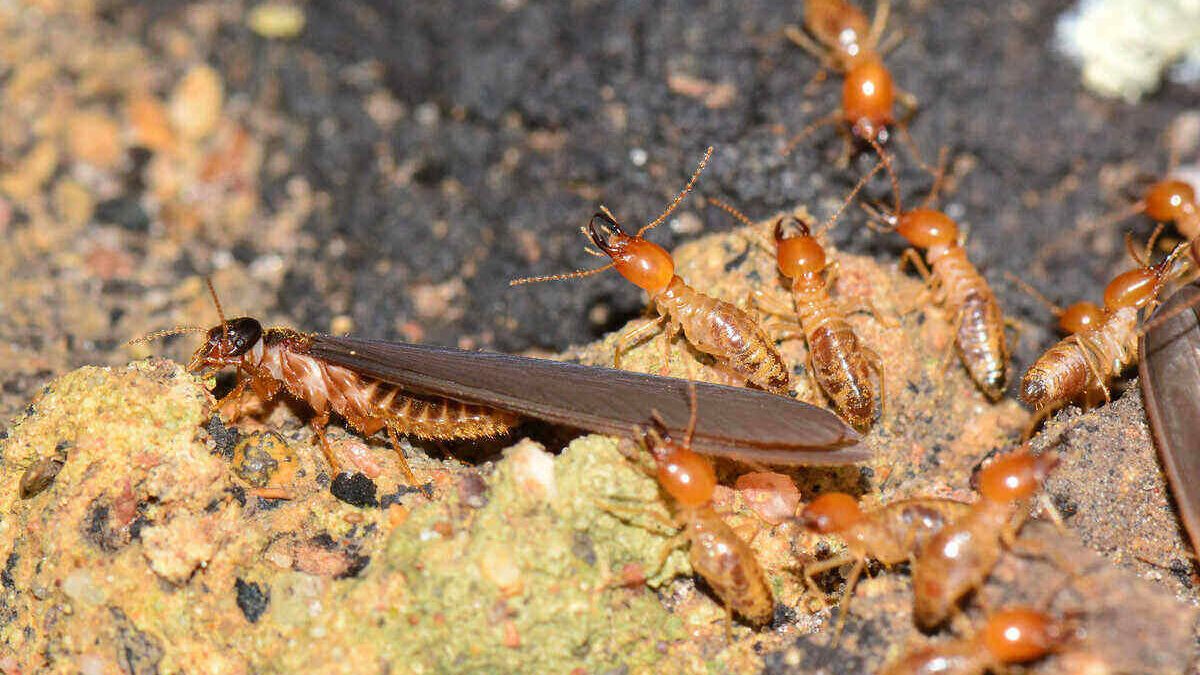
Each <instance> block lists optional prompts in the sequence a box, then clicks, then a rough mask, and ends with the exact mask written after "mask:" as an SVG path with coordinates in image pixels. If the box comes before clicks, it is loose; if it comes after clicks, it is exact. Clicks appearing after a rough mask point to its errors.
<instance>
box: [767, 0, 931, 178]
mask: <svg viewBox="0 0 1200 675" xmlns="http://www.w3.org/2000/svg"><path fill="white" fill-rule="evenodd" d="M889 9H890V2H889V0H880V2H879V4H878V5H876V8H875V16H874V18H873V19H872V20H871V21H870V22H868V21H867V17H866V15H865V14H864V13H863V12H862V10H860V9H859V8H857V7H855V6H854V5H852V4H850V3H849V2H847V1H846V0H807V1H806V2H805V3H804V30H801V29H799V28H797V27H795V26H788V27H787V28H786V29H785V31H784V32H785V33H786V35H787V37H788V39H790V40H791V41H792V42H794V43H796V45H798V46H799V47H801V48H803V49H804V50H805V51H807V52H809V53H811V54H812V55H813V56H815V57H816V58H817V60H819V61H820V62H821V66H822V67H823V68H830V69H832V70H835V71H837V72H840V73H841V74H842V76H843V82H842V107H841V109H840V110H838V111H836V112H834V113H832V114H830V115H827V116H826V117H823V118H821V119H819V120H817V121H816V122H813V123H812V124H810V125H809V126H808V127H806V128H805V129H804V130H803V131H801V132H800V133H798V134H796V135H795V136H793V137H792V138H791V139H789V140H788V142H787V144H786V145H785V146H784V149H783V154H788V153H790V152H791V151H792V149H794V148H795V147H796V146H797V145H798V144H799V143H800V142H801V141H802V140H804V139H805V138H806V137H807V136H808V135H809V134H810V133H812V131H813V130H815V129H817V128H818V127H821V126H823V125H826V124H838V127H837V128H838V129H839V130H840V131H841V133H842V134H843V138H845V139H846V141H847V149H849V147H850V146H851V144H852V139H858V140H859V141H861V142H862V143H863V144H867V145H876V144H883V143H886V142H887V140H888V136H889V129H890V128H891V127H892V126H899V128H900V129H901V131H902V132H903V133H907V132H906V131H905V126H904V125H905V123H906V122H907V118H908V117H911V116H912V114H913V113H914V112H915V111H916V101H915V99H914V98H913V97H912V96H911V95H910V94H908V93H906V92H903V91H900V90H899V89H898V88H897V87H896V84H895V82H894V81H893V79H892V74H891V72H890V71H889V70H888V68H887V66H885V65H884V64H883V58H882V56H881V55H882V53H884V52H886V51H888V50H889V49H891V48H892V46H894V43H893V42H892V41H891V40H890V39H889V40H886V42H887V43H888V44H882V45H881V42H884V41H882V40H881V38H882V37H883V31H884V28H885V26H886V25H887V17H888V12H889ZM806 31H807V32H806ZM810 36H811V37H810ZM897 99H899V101H900V103H902V104H903V105H904V106H905V107H906V108H907V109H908V113H907V115H906V118H905V119H904V120H900V121H899V123H898V124H897V119H896V111H895V107H896V101H897ZM910 142H911V141H910ZM877 149H878V148H877ZM848 154H849V153H848V152H847V153H846V156H848ZM914 154H915V153H914Z"/></svg>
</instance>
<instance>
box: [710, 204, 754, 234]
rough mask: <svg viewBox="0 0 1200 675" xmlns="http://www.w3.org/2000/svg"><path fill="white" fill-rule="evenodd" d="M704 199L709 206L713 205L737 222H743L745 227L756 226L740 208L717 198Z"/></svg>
mask: <svg viewBox="0 0 1200 675" xmlns="http://www.w3.org/2000/svg"><path fill="white" fill-rule="evenodd" d="M704 199H705V201H707V202H708V203H709V204H712V205H713V206H715V207H717V208H718V209H721V210H722V211H724V212H725V213H728V214H729V215H731V216H733V217H734V219H735V220H737V221H739V222H741V224H743V225H745V226H746V227H753V226H754V221H752V220H750V218H748V217H747V216H746V214H744V213H742V212H741V211H739V210H738V208H737V207H736V206H734V205H733V204H730V203H729V202H726V201H724V200H721V199H717V198H716V197H705V198H704Z"/></svg>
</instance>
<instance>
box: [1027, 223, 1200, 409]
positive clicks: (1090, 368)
mask: <svg viewBox="0 0 1200 675" xmlns="http://www.w3.org/2000/svg"><path fill="white" fill-rule="evenodd" d="M1160 229H1161V228H1160ZM1157 234H1158V232H1157V231H1156V232H1155V235H1157ZM1154 239H1155V237H1154V236H1152V237H1151V238H1150V241H1149V242H1148V243H1147V246H1146V251H1145V254H1144V256H1139V255H1138V253H1137V252H1136V251H1135V250H1134V248H1133V244H1132V240H1130V239H1128V238H1127V239H1126V244H1127V246H1128V247H1129V252H1130V255H1132V256H1133V257H1134V259H1135V260H1137V261H1138V262H1139V263H1140V264H1141V266H1140V267H1138V268H1135V269H1132V270H1129V271H1128V272H1124V273H1122V274H1119V275H1117V276H1116V277H1115V278H1114V279H1113V280H1112V281H1110V282H1109V283H1108V286H1106V287H1105V289H1104V315H1103V318H1102V320H1101V321H1100V322H1099V323H1097V324H1096V325H1095V326H1092V327H1091V328H1089V329H1087V330H1085V331H1083V332H1081V333H1076V334H1074V335H1070V336H1068V337H1067V338H1065V339H1063V340H1062V341H1061V342H1059V343H1058V344H1056V345H1054V346H1053V347H1051V348H1050V349H1048V350H1047V351H1046V353H1044V354H1043V355H1042V356H1041V357H1040V358H1039V359H1038V360H1037V361H1036V362H1034V364H1033V365H1032V366H1030V368H1029V370H1028V371H1026V372H1025V376H1024V377H1023V378H1022V379H1021V400H1022V401H1024V402H1025V403H1027V404H1028V405H1030V406H1032V407H1033V408H1034V409H1035V410H1036V411H1037V412H1038V416H1037V418H1035V420H1034V422H1035V423H1036V421H1037V419H1039V418H1042V417H1045V416H1046V415H1047V414H1049V413H1050V412H1052V411H1053V410H1055V409H1057V408H1058V407H1060V406H1062V405H1066V404H1067V403H1070V402H1071V401H1073V400H1076V399H1077V398H1079V397H1081V396H1083V395H1084V394H1086V393H1087V392H1088V391H1089V390H1093V389H1096V390H1099V391H1100V392H1101V393H1102V394H1103V395H1104V400H1105V401H1108V400H1110V398H1111V394H1110V392H1109V389H1108V383H1109V382H1110V381H1111V380H1112V378H1114V377H1116V376H1117V375H1119V374H1120V373H1121V371H1122V370H1124V369H1125V368H1126V367H1127V366H1129V365H1132V364H1134V363H1136V362H1137V360H1138V349H1137V340H1138V337H1139V331H1138V313H1139V312H1140V311H1141V310H1142V309H1144V308H1148V309H1149V310H1150V311H1153V309H1154V308H1155V307H1157V305H1158V302H1159V300H1158V296H1159V293H1160V292H1161V291H1162V289H1163V288H1164V287H1165V286H1166V284H1167V282H1168V281H1169V280H1170V279H1171V278H1173V277H1174V276H1177V275H1178V274H1180V273H1182V271H1183V269H1186V268H1181V269H1180V270H1175V269H1173V268H1174V265H1175V262H1176V260H1178V259H1179V257H1180V255H1182V254H1183V252H1184V251H1185V250H1187V248H1188V247H1189V246H1190V245H1191V244H1192V242H1191V241H1186V242H1183V243H1181V244H1179V245H1178V246H1176V247H1175V249H1174V250H1173V251H1171V253H1170V255H1168V256H1167V257H1166V258H1164V259H1163V260H1162V261H1161V262H1160V263H1158V264H1157V265H1151V264H1150V260H1149V255H1150V251H1151V249H1152V247H1153V242H1154Z"/></svg>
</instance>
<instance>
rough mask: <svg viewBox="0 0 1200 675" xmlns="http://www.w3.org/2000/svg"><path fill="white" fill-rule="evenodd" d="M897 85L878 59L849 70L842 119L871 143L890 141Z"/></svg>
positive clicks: (855, 133) (843, 92) (868, 59)
mask: <svg viewBox="0 0 1200 675" xmlns="http://www.w3.org/2000/svg"><path fill="white" fill-rule="evenodd" d="M895 101H896V86H895V84H894V83H893V82H892V74H891V73H889V72H888V69H887V67H886V66H884V65H883V61H881V60H880V59H879V58H878V57H874V58H872V57H867V58H863V59H861V60H859V61H858V62H856V63H855V64H854V65H853V66H852V67H851V68H850V69H849V70H848V71H846V77H845V80H844V81H843V83H842V116H843V119H845V121H846V123H847V124H849V125H850V126H851V129H852V131H853V132H854V135H855V136H857V137H858V138H861V139H862V140H864V141H867V142H869V143H884V142H886V141H887V136H888V127H889V126H890V125H891V124H892V123H893V122H895V121H896V118H895V114H894V112H893V109H894V107H895Z"/></svg>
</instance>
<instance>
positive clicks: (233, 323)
mask: <svg viewBox="0 0 1200 675" xmlns="http://www.w3.org/2000/svg"><path fill="white" fill-rule="evenodd" d="M262 334H263V328H262V324H261V323H259V322H258V319H252V318H250V317H248V316H242V317H238V318H236V319H230V320H229V321H226V322H225V323H222V324H221V325H219V326H214V327H213V328H210V329H209V331H208V335H207V336H206V337H205V339H204V344H202V345H200V348H199V349H197V350H196V352H195V353H194V354H192V360H191V361H189V362H188V365H187V369H188V370H189V371H191V372H193V373H199V372H202V371H204V370H206V369H208V368H212V369H214V370H219V369H221V368H224V367H225V366H230V365H234V364H236V363H237V362H238V361H240V360H241V359H242V357H243V356H245V355H246V353H247V352H249V351H250V350H251V349H253V348H254V345H256V344H258V342H259V340H261V339H262Z"/></svg>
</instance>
